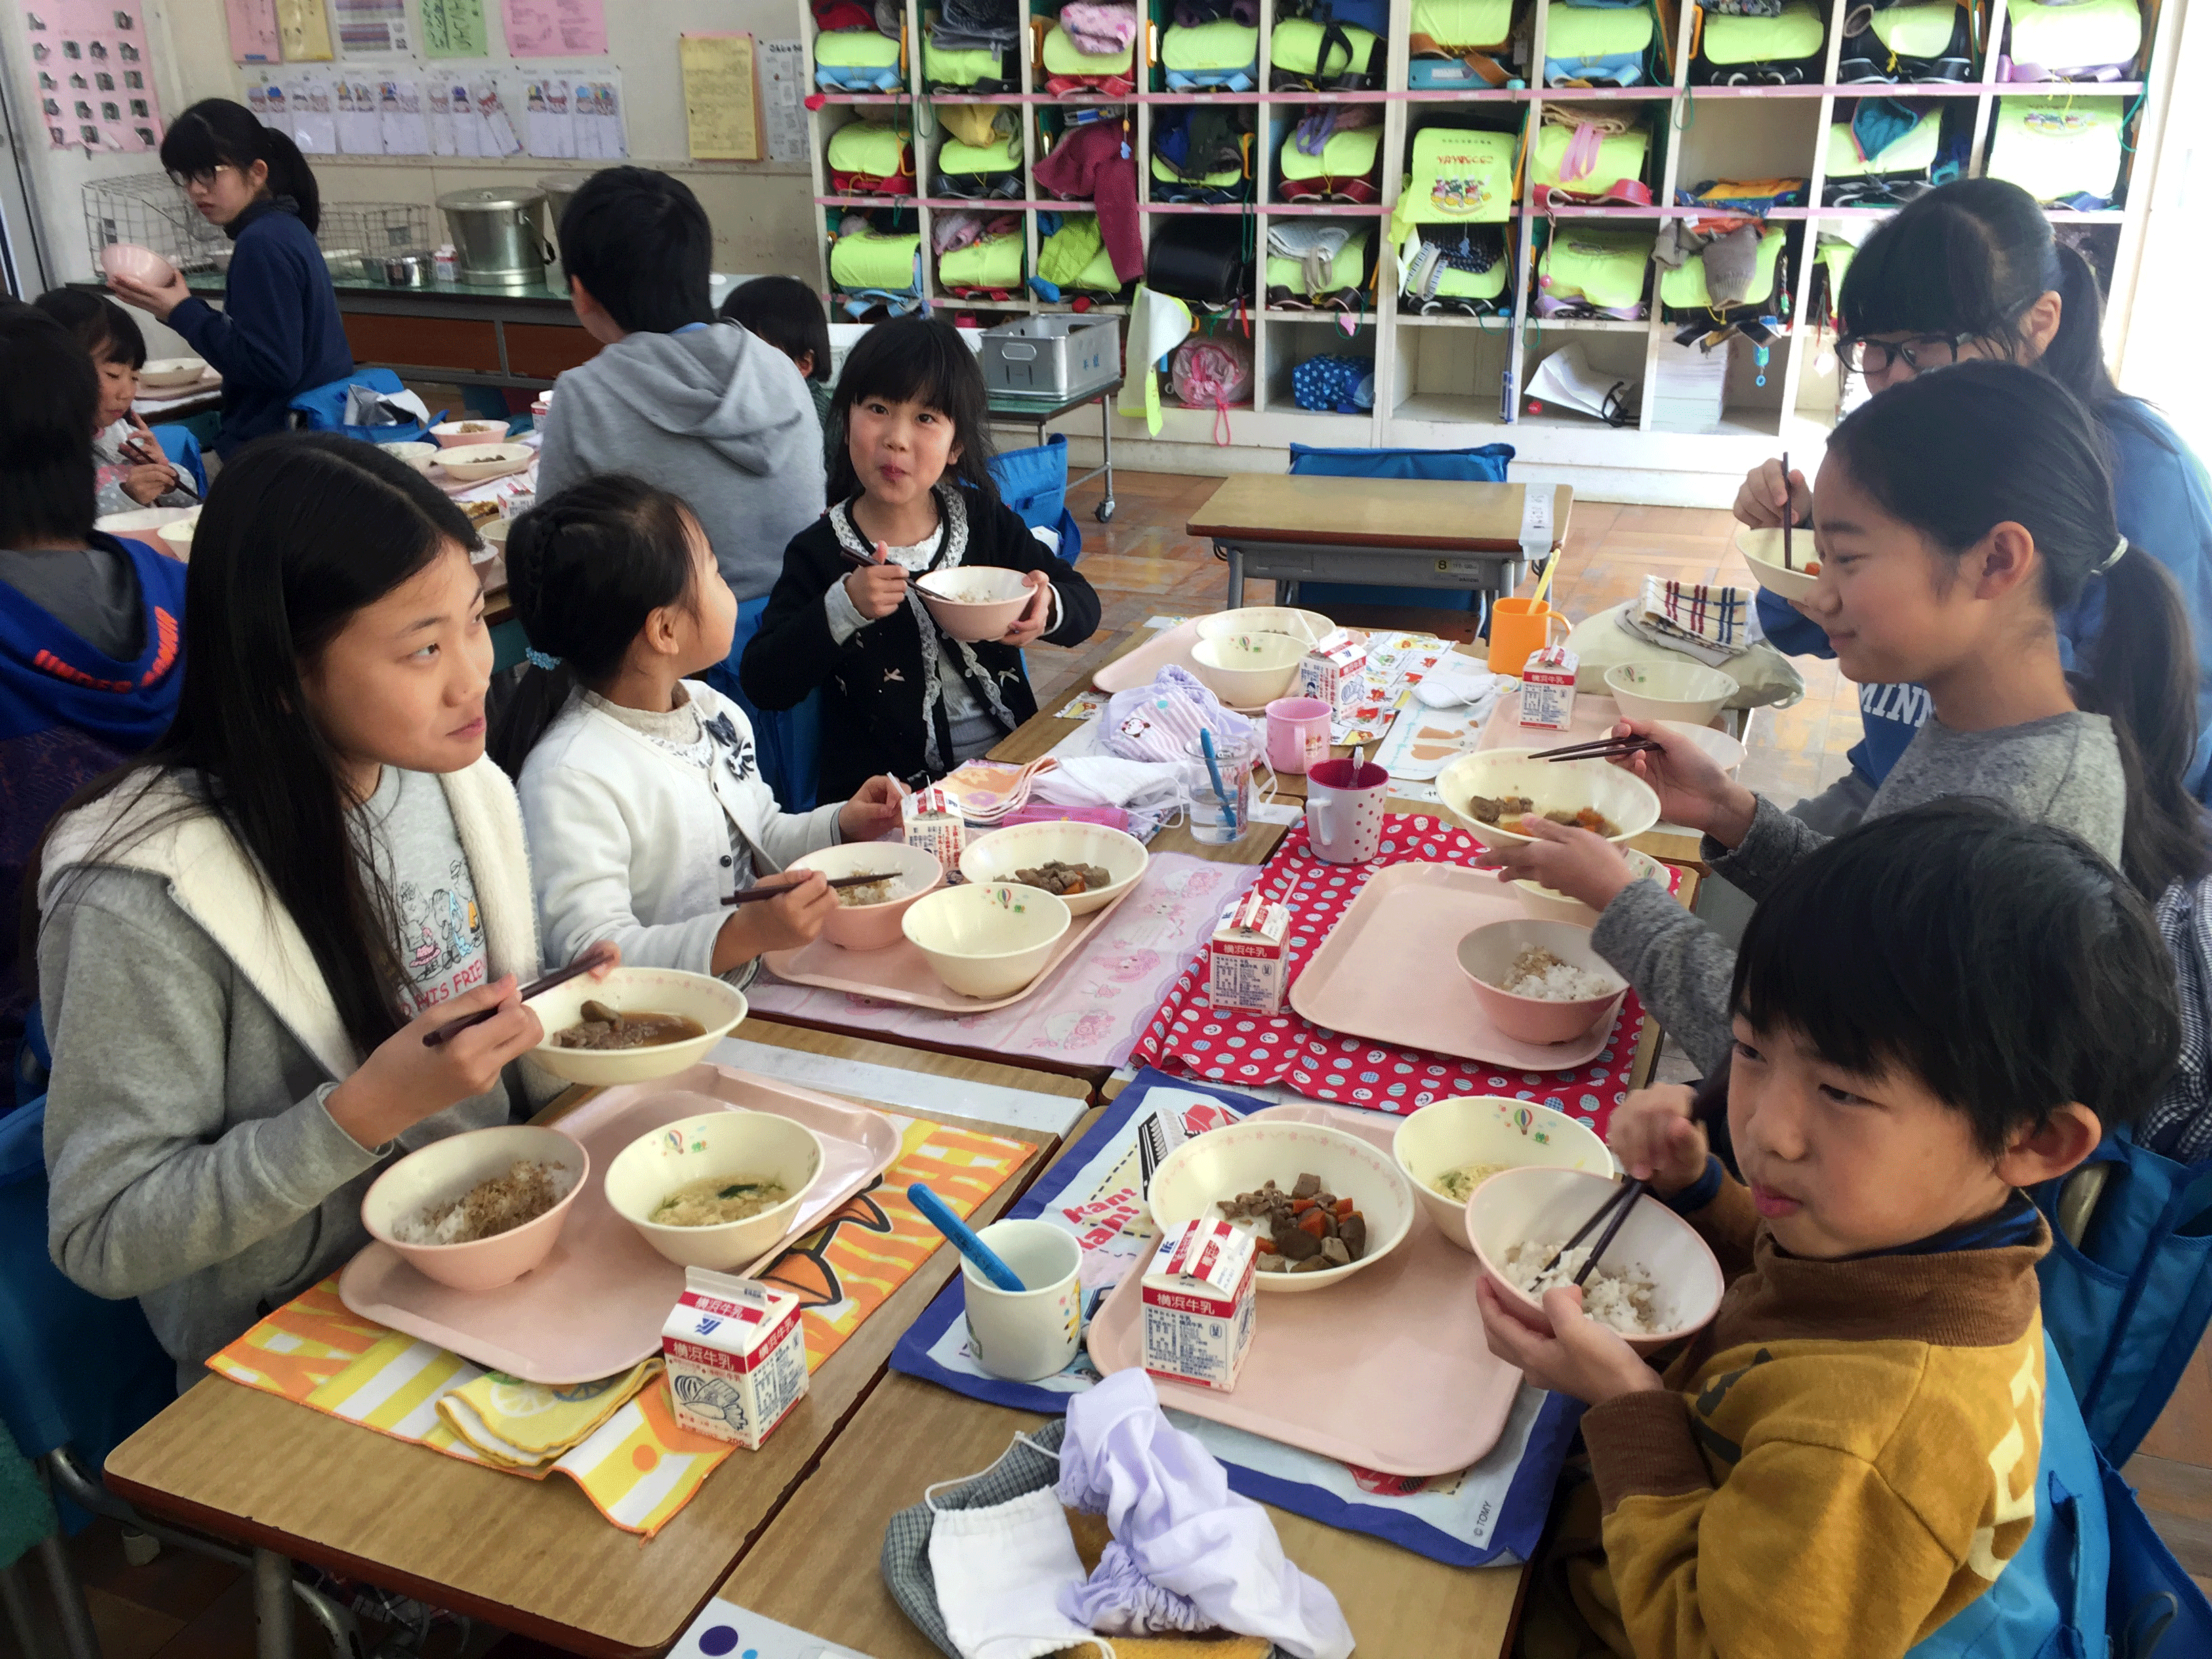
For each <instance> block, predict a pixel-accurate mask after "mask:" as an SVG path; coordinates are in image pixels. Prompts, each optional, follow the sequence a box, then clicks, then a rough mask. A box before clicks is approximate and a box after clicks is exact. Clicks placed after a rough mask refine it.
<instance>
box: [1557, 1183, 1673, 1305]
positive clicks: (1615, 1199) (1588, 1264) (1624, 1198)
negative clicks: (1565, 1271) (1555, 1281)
mask: <svg viewBox="0 0 2212 1659" xmlns="http://www.w3.org/2000/svg"><path fill="white" fill-rule="evenodd" d="M1650 1189H1651V1184H1650V1182H1645V1181H1625V1182H1622V1183H1621V1184H1620V1186H1618V1187H1615V1188H1613V1190H1612V1191H1611V1192H1609V1193H1607V1194H1606V1195H1605V1202H1604V1203H1602V1204H1601V1205H1599V1206H1597V1208H1596V1209H1595V1210H1593V1211H1592V1212H1590V1218H1589V1220H1588V1221H1585V1222H1583V1225H1581V1226H1579V1227H1577V1228H1576V1229H1575V1236H1574V1237H1572V1238H1570V1239H1569V1240H1568V1241H1567V1242H1566V1243H1564V1244H1562V1245H1560V1246H1559V1249H1556V1250H1554V1251H1553V1252H1552V1254H1551V1255H1549V1256H1547V1258H1546V1259H1545V1261H1544V1265H1543V1266H1542V1267H1539V1268H1538V1269H1537V1270H1536V1277H1537V1278H1539V1279H1541V1278H1542V1277H1543V1276H1544V1275H1545V1274H1546V1273H1549V1272H1551V1271H1552V1269H1553V1267H1557V1266H1558V1265H1559V1258H1560V1257H1561V1256H1563V1255H1565V1254H1566V1253H1567V1252H1568V1251H1569V1250H1571V1249H1574V1248H1575V1246H1576V1245H1577V1244H1579V1243H1582V1242H1583V1240H1584V1239H1585V1238H1588V1237H1589V1236H1590V1234H1591V1233H1592V1232H1593V1231H1595V1229H1596V1227H1597V1225H1598V1224H1599V1223H1601V1222H1602V1221H1604V1220H1605V1219H1606V1218H1607V1216H1611V1217H1612V1218H1613V1219H1612V1221H1611V1223H1610V1224H1609V1225H1607V1227H1606V1230H1605V1231H1604V1232H1603V1233H1602V1234H1601V1235H1600V1236H1599V1238H1598V1241H1597V1243H1596V1244H1595V1245H1594V1246H1592V1247H1591V1249H1590V1253H1589V1260H1588V1261H1585V1262H1583V1265H1582V1271H1581V1272H1579V1273H1577V1274H1576V1275H1575V1283H1576V1284H1577V1285H1579V1284H1581V1283H1582V1282H1583V1280H1584V1279H1588V1278H1589V1275H1590V1269H1591V1268H1593V1267H1596V1266H1597V1260H1598V1258H1599V1257H1600V1256H1601V1255H1604V1254H1605V1252H1606V1247H1607V1245H1609V1244H1611V1243H1613V1235H1614V1234H1615V1233H1617V1232H1619V1231H1620V1229H1621V1225H1622V1224H1623V1223H1624V1222H1626V1220H1627V1219H1628V1212H1630V1211H1631V1210H1633V1209H1634V1208H1635V1207H1636V1200H1638V1199H1640V1198H1642V1197H1643V1196H1644V1194H1645V1193H1647V1192H1649V1191H1650Z"/></svg>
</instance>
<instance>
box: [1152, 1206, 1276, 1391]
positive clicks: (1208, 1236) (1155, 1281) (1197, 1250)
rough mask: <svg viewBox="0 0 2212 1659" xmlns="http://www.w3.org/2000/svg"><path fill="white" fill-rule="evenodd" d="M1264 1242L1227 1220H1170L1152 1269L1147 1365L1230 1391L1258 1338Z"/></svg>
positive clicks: (1184, 1379) (1155, 1370) (1157, 1373)
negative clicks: (1258, 1269)
mask: <svg viewBox="0 0 2212 1659" xmlns="http://www.w3.org/2000/svg"><path fill="white" fill-rule="evenodd" d="M1258 1260H1259V1255H1258V1248H1257V1246H1255V1244H1254V1243H1253V1242H1252V1236H1251V1235H1250V1234H1249V1233H1247V1232H1245V1231H1242V1230H1241V1229H1239V1228H1237V1227H1233V1226H1231V1225H1230V1224H1229V1223H1228V1222H1226V1221H1208V1220H1206V1218H1204V1217H1202V1216H1201V1217H1200V1218H1199V1219H1197V1220H1195V1221H1188V1222H1185V1223H1184V1224H1183V1225H1182V1226H1180V1227H1174V1228H1170V1230H1169V1231H1168V1235H1167V1237H1164V1238H1163V1239H1162V1240H1161V1241H1160V1247H1159V1249H1157V1250H1155V1251H1154V1252H1153V1253H1152V1264H1151V1266H1149V1267H1146V1270H1145V1279H1144V1287H1143V1288H1144V1298H1145V1369H1146V1370H1148V1371H1150V1372H1151V1373H1152V1375H1153V1376H1164V1377H1169V1378H1171V1379H1173V1380H1174V1381H1176V1382H1178V1383H1196V1384H1198V1386H1199V1387H1200V1388H1203V1389H1219V1390H1220V1391H1221V1392H1222V1393H1224V1394H1227V1393H1228V1392H1229V1391H1230V1390H1231V1389H1234V1388H1235V1387H1236V1386H1237V1373H1238V1372H1239V1371H1241V1370H1243V1369H1244V1355H1245V1352H1246V1350H1248V1349H1249V1348H1250V1347H1251V1346H1252V1303H1253V1292H1254V1289H1255V1286H1254V1284H1253V1276H1254V1273H1255V1263H1256V1262H1257V1261H1258Z"/></svg>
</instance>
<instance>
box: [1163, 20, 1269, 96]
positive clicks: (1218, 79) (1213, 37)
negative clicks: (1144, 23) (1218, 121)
mask: <svg viewBox="0 0 2212 1659" xmlns="http://www.w3.org/2000/svg"><path fill="white" fill-rule="evenodd" d="M1160 67H1161V69H1162V70H1164V72H1165V74H1166V76H1167V83H1168V90H1169V91H1170V92H1201V91H1207V90H1211V89H1213V88H1220V89H1222V90H1224V91H1228V92H1249V91H1251V90H1252V89H1253V88H1255V87H1256V86H1258V85H1259V84H1260V31H1259V29H1258V27H1256V26H1255V25H1253V24H1249V23H1240V22H1238V21H1236V19H1234V18H1231V17H1217V18H1215V19H1213V20H1212V21H1211V22H1205V23H1198V24H1194V25H1185V24H1181V23H1170V24H1169V25H1168V30H1167V33H1166V34H1165V35H1164V36H1163V37H1162V39H1161V40H1160Z"/></svg>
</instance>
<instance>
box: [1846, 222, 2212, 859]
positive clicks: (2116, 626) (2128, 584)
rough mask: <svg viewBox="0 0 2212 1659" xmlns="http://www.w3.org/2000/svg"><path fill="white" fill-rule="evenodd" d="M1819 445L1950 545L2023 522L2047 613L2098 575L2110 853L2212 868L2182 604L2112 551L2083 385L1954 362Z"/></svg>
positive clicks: (1864, 408) (2173, 591)
mask: <svg viewBox="0 0 2212 1659" xmlns="http://www.w3.org/2000/svg"><path fill="white" fill-rule="evenodd" d="M1923 199H1925V198H1923ZM1828 455H1829V458H1830V459H1832V460H1836V461H1839V462H1840V463H1841V464H1842V465H1843V466H1844V468H1845V469H1846V470H1847V471H1849V472H1850V476H1851V478H1852V480H1853V482H1854V483H1857V485H1858V486H1859V488H1860V489H1863V490H1865V491H1866V492H1867V493H1868V494H1869V495H1871V496H1873V497H1874V499H1875V501H1877V502H1879V503H1880V504H1881V507H1882V509H1883V510H1884V511H1885V512H1887V513H1888V514H1889V515H1890V516H1891V517H1892V518H1894V519H1896V520H1899V521H1900V522H1902V523H1905V524H1907V525H1910V526H1912V527H1913V528H1914V529H1915V530H1917V531H1918V532H1921V534H1923V536H1925V537H1926V538H1928V540H1929V542H1931V543H1932V544H1934V545H1935V546H1936V548H1938V549H1939V550H1942V551H1944V552H1946V553H1948V554H1949V555H1951V556H1954V557H1959V556H1964V555H1965V554H1966V551H1967V550H1969V549H1970V548H1972V547H1974V546H1975V545H1977V544H1978V543H1980V542H1981V540H1982V539H1983V538H1984V537H1985V536H1987V535H1988V534H1989V533H1990V531H1991V530H1992V529H1994V528H1996V526H1998V525H2000V524H2005V523H2012V524H2017V525H2020V526H2023V527H2025V528H2026V529H2027V532H2028V534H2029V535H2030V536H2032V537H2033V538H2034V539H2035V550H2036V554H2037V556H2038V557H2039V559H2040V560H2041V562H2042V565H2043V599H2044V602H2045V605H2047V606H2048V607H2049V609H2050V611H2051V615H2052V616H2053V617H2054V618H2055V617H2057V616H2060V615H2062V614H2063V613H2064V612H2065V611H2068V610H2069V609H2070V608H2071V607H2072V606H2073V605H2074V604H2075V601H2076V600H2078V599H2081V596H2082V593H2083V591H2084V590H2085V589H2086V588H2087V586H2089V584H2090V583H2091V582H2093V581H2094V582H2100V583H2102V584H2104V586H2105V592H2104V594H2103V596H2102V597H2103V599H2104V611H2103V628H2102V631H2101V632H2100V635H2099V636H2098V643H2097V647H2096V650H2095V653H2094V660H2093V662H2091V663H2089V664H2087V665H2080V667H2081V668H2086V670H2087V672H2086V674H2084V673H2081V672H2080V671H2079V670H2078V669H2077V674H2076V690H2077V695H2078V696H2079V697H2080V700H2081V706H2082V707H2084V708H2088V709H2091V710H2093V712H2095V713H2097V714H2103V715H2105V716H2106V718H2107V719H2109V720H2111V721H2112V729H2113V732H2114V734H2115V735H2116V737H2117V738H2118V742H2119V747H2120V760H2121V764H2122V766H2123V768H2124V769H2125V771H2126V774H2127V816H2126V829H2125V833H2124V839H2123V842H2122V856H2121V862H2122V864H2123V866H2124V868H2125V869H2126V871H2127V873H2128V877H2129V878H2130V880H2131V881H2133V882H2134V883H2135V884H2136V887H2137V888H2138V889H2139V890H2141V891H2142V894H2143V895H2144V896H2145V897H2146V898H2148V899H2150V900H2152V901H2155V900H2156V899H2157V898H2158V896H2159V895H2160V894H2161V893H2162V892H2164V891H2165V890H2166V888H2167V887H2168V886H2170V885H2171V884H2173V883H2174V882H2177V881H2193V880H2195V879H2197V878H2199V877H2201V876H2203V875H2204V874H2205V873H2206V872H2208V870H2212V850H2208V846H2207V834H2206V825H2205V822H2204V819H2203V815H2202V814H2201V813H2200V811H2199V810H2198V808H2197V804H2196V803H2195V802H2194V801H2192V800H2191V799H2189V797H2188V795H2187V794H2186V793H2185V792H2184V790H2183V788H2182V783H2181V781H2182V778H2183V776H2184V775H2185V773H2186V772H2187V770H2188V767H2189V763H2190V760H2191V757H2192V756H2193V755H2194V754H2195V752H2196V748H2197V695H2196V693H2197V665H2196V653H2195V651H2194V649H2193V648H2192V645H2191V636H2190V628H2189V617H2188V612H2187V611H2185V609H2184V608H2183V605H2182V602H2181V594H2180V591H2179V589H2178V588H2176V587H2175V586H2174V583H2173V578H2172V576H2170V575H2168V574H2166V570H2165V568H2164V567H2162V566H2161V565H2160V564H2159V562H2157V561H2156V560H2155V559H2153V558H2151V557H2150V556H2148V554H2145V553H2142V552H2140V551H2138V550H2133V549H2128V550H2124V551H2122V549H2123V548H2124V544H2123V543H2122V542H2121V540H2120V534H2119V530H2118V526H2116V524H2115V523H2114V521H2113V511H2112V473H2111V470H2110V464H2109V462H2108V460H2107V459H2106V443H2105V440H2104V435H2103V434H2102V432H2101V431H2100V428H2098V426H2097V424H2096V422H2095V421H2094V420H2093V418H2092V416H2090V414H2089V411H2088V410H2087V409H2086V408H2084V407H2083V406H2082V404H2081V401H2080V399H2078V398H2075V396H2074V395H2073V394H2072V393H2071V392H2068V391H2067V390H2066V388H2065V387H2064V386H2063V385H2061V384H2060V383H2059V382H2058V381H2057V380H2056V378H2055V377H2052V376H2048V375H2045V374H2038V373H2037V372H2036V371H2035V370H2033V369H2028V368H2021V367H2019V366H2018V365H2017V364H2014V363H2010V362H1998V361H1982V362H1965V363H1960V364H1959V365H1958V366H1957V367H1955V368H1947V369H1945V370H1944V371H1943V372H1942V374H1923V375H1919V376H1917V377H1915V378H1914V379H1912V380H1908V381H1905V383H1903V384H1902V385H1899V386H1892V387H1890V388H1889V389H1888V390H1887V391H1886V392H1883V393H1882V394H1881V396H1880V397H1878V398H1869V399H1868V400H1867V401H1866V402H1865V403H1864V404H1861V405H1860V406H1859V408H1858V409H1857V410H1854V411H1853V412H1852V414H1851V415H1850V417H1849V418H1848V419H1846V420H1845V421H1844V422H1843V424H1842V425H1840V426H1838V428H1836V431H1835V435H1833V436H1832V438H1831V439H1830V440H1829V442H1828ZM2116 555H2117V556H2116Z"/></svg>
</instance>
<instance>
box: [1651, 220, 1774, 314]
mask: <svg viewBox="0 0 2212 1659" xmlns="http://www.w3.org/2000/svg"><path fill="white" fill-rule="evenodd" d="M1784 240H1786V239H1785V238H1784V235H1783V233H1782V230H1781V228H1780V227H1779V226H1775V227H1771V228H1768V229H1767V230H1765V232H1763V233H1762V234H1760V236H1759V246H1758V250H1757V252H1754V253H1753V256H1752V272H1751V281H1750V283H1748V284H1747V286H1746V288H1745V289H1744V292H1743V297H1742V298H1741V299H1740V300H1731V301H1728V304H1729V306H1730V307H1735V306H1756V307H1764V306H1765V305H1766V304H1767V302H1768V301H1771V300H1772V299H1773V297H1774V292H1775V286H1776V284H1775V270H1776V266H1777V264H1778V262H1779V261H1780V259H1781V258H1782V245H1783V242H1784ZM1659 303H1660V304H1661V305H1662V306H1666V307H1669V308H1670V309H1672V310H1675V311H1709V310H1711V309H1712V307H1713V298H1712V292H1711V285H1710V284H1709V283H1708V282H1707V281H1706V272H1705V260H1704V259H1702V258H1694V259H1686V260H1684V261H1683V262H1682V263H1681V264H1679V265H1675V266H1673V267H1671V268H1669V269H1668V270H1662V271H1661V272H1660V273H1659Z"/></svg>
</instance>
